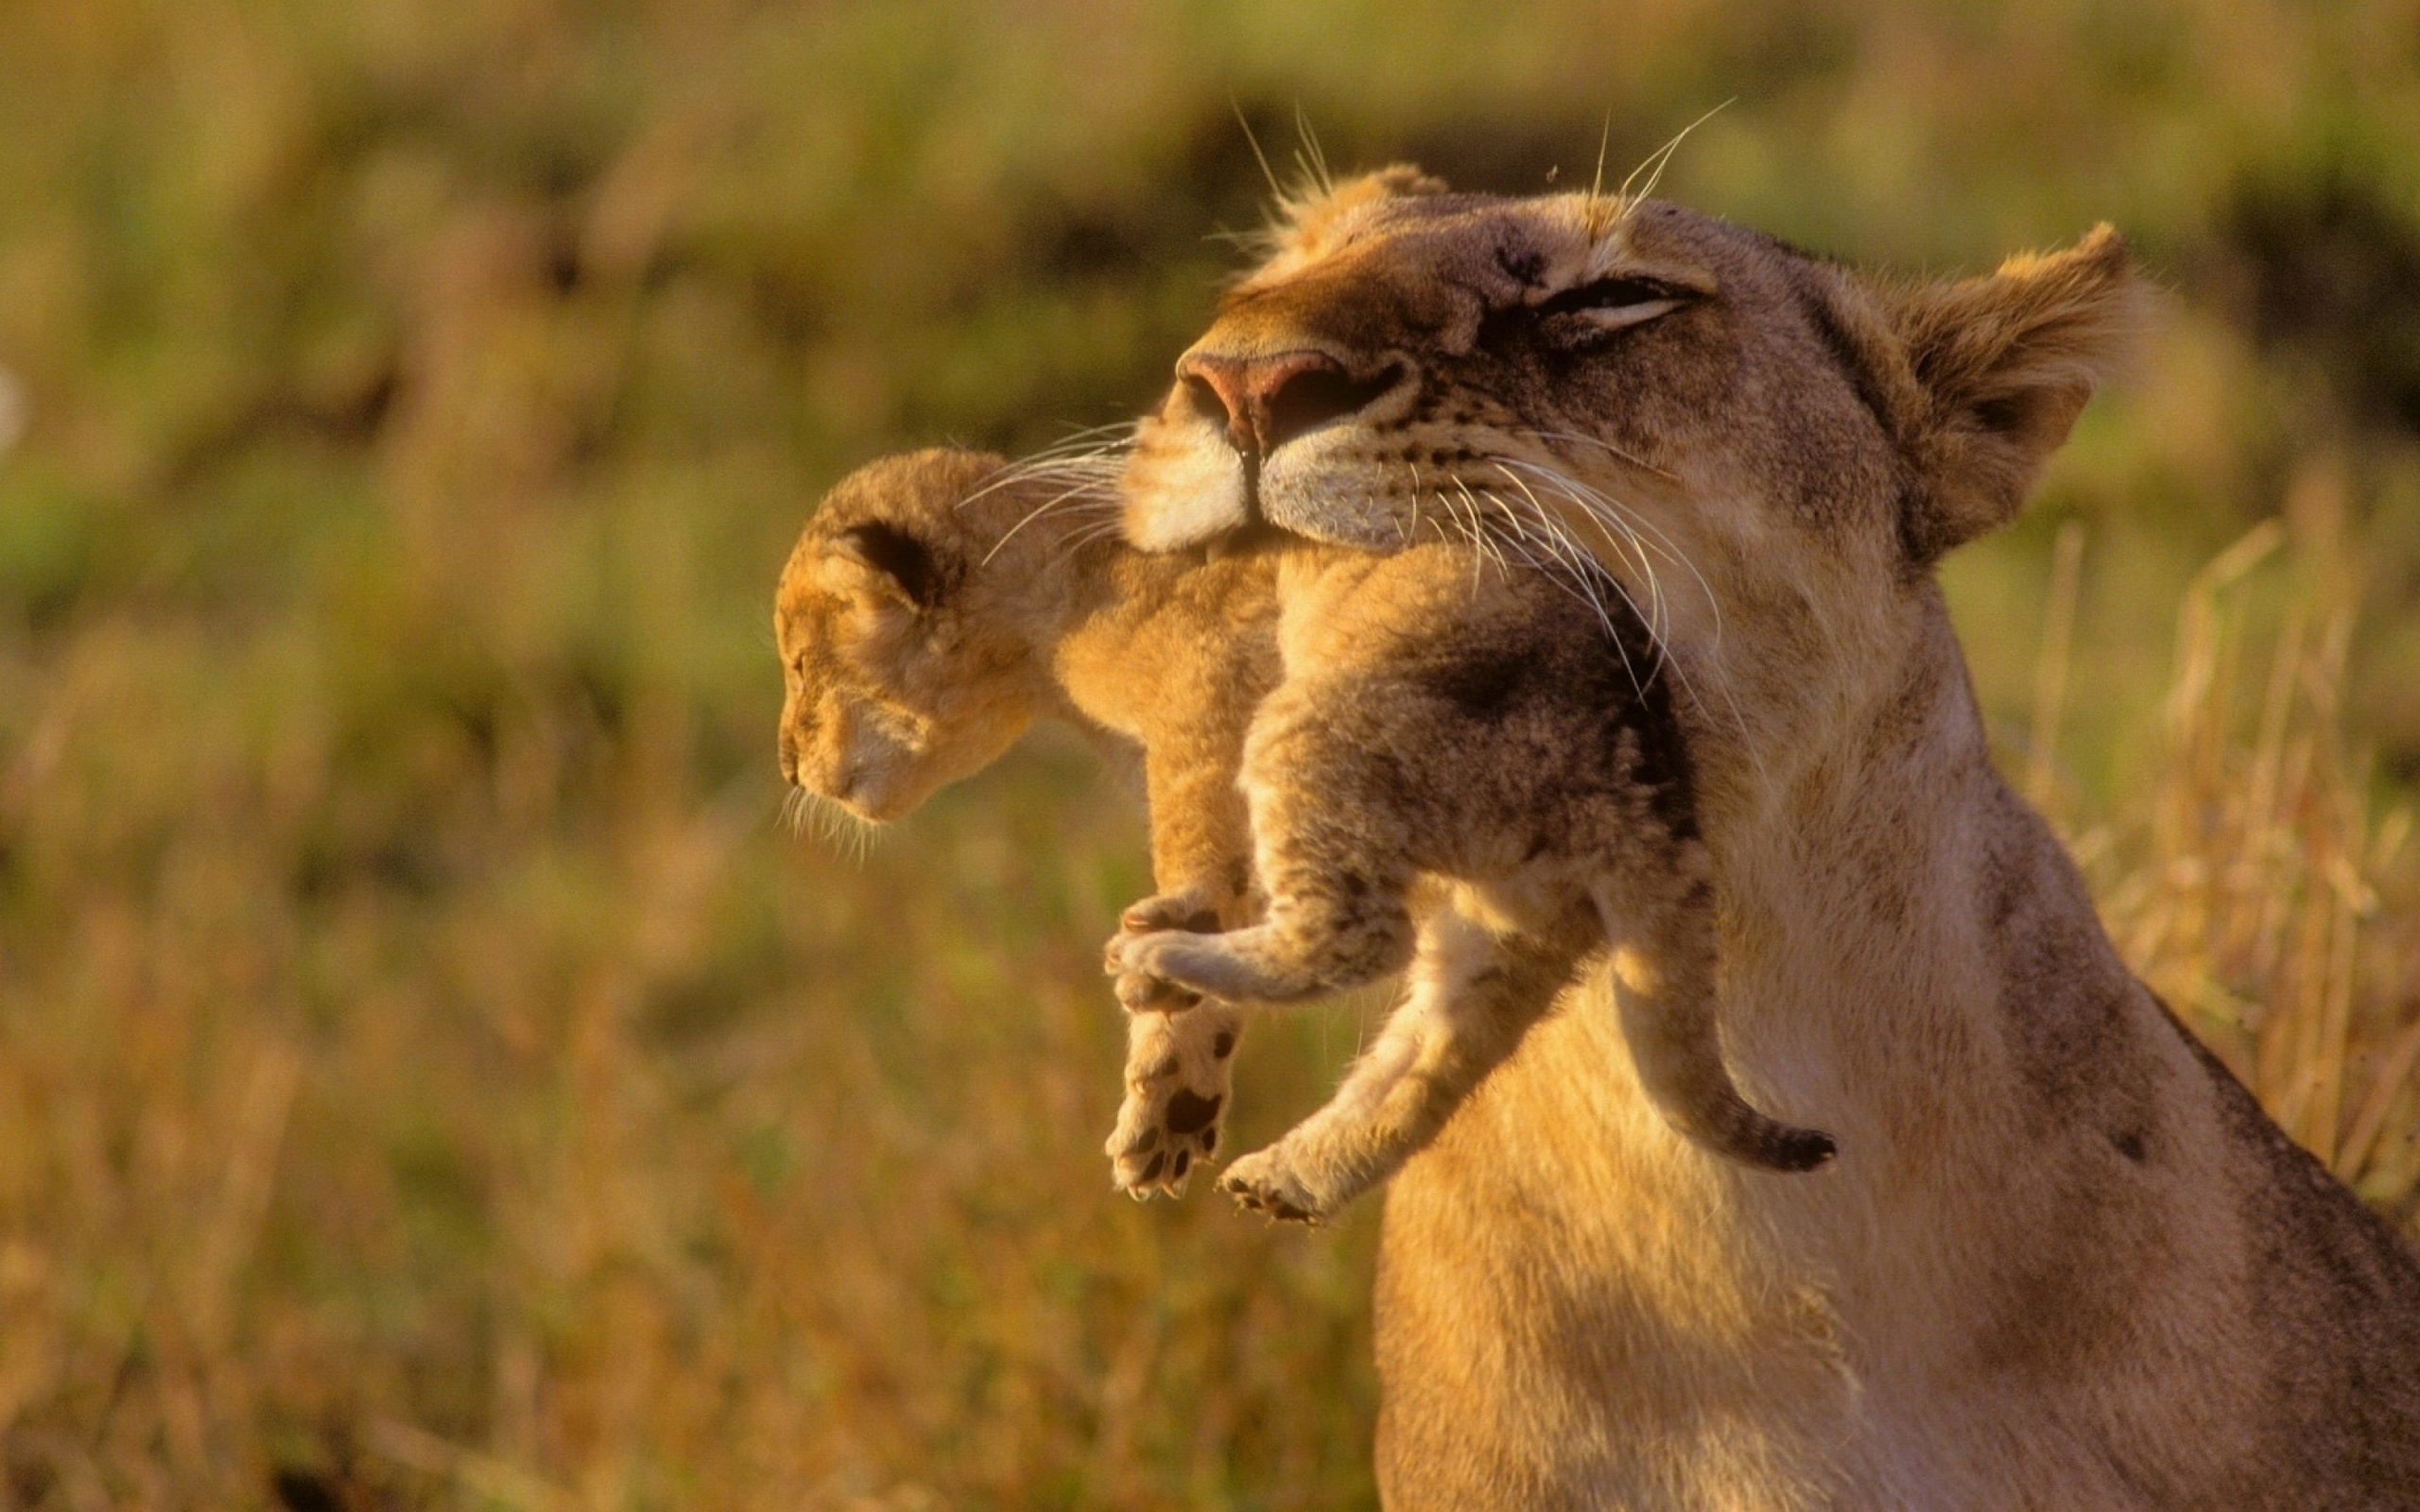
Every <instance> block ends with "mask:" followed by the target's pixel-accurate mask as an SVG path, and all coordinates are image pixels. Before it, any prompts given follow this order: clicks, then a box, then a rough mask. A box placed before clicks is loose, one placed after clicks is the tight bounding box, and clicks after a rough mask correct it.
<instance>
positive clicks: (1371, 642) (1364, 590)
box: [1111, 533, 1832, 1220]
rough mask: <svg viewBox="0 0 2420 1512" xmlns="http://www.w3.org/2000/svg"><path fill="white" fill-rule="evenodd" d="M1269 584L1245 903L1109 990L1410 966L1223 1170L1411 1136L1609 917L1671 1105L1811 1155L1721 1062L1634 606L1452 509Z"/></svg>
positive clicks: (1821, 1151) (1304, 990) (1699, 860)
mask: <svg viewBox="0 0 2420 1512" xmlns="http://www.w3.org/2000/svg"><path fill="white" fill-rule="evenodd" d="M1278 600H1279V603H1280V605H1281V606H1282V610H1283V619H1282V621H1281V624H1280V629H1279V636H1278V644H1279V646H1280V649H1281V651H1282V652H1283V655H1284V659H1285V672H1286V678H1285V681H1284V682H1283V683H1282V684H1281V685H1280V686H1279V687H1278V688H1277V689H1276V690H1275V691H1274V692H1272V693H1271V695H1270V696H1269V697H1268V698H1267V699H1266V700H1265V701H1264V702H1263V703H1262V705H1261V707H1260V710H1259V712H1258V713H1256V714H1255V715H1254V716H1253V727H1252V732H1251V736H1250V738H1249V739H1248V740H1247V742H1246V743H1245V747H1244V762H1243V771H1242V783H1243V788H1244V792H1245V793H1246V795H1247V796H1248V797H1249V799H1250V800H1251V806H1252V829H1253V847H1254V855H1255V857H1256V866H1255V870H1256V872H1257V874H1258V876H1259V878H1260V882H1261V885H1262V887H1263V888H1264V890H1265V891H1266V892H1267V894H1268V898H1269V903H1268V910H1267V917H1266V918H1265V919H1263V920H1262V921H1261V922H1260V923H1258V924H1257V925H1255V926H1253V927H1252V928H1249V929H1244V930H1239V931H1234V932H1230V933H1227V934H1220V935H1203V934H1187V933H1182V932H1174V931H1170V932H1163V933H1158V934H1149V935H1140V936H1127V937H1124V938H1122V939H1120V940H1119V941H1117V942H1115V944H1114V946H1113V949H1112V952H1111V957H1112V962H1113V965H1114V966H1115V968H1117V969H1120V970H1122V971H1125V972H1127V973H1130V974H1129V976H1128V978H1127V979H1126V982H1125V983H1122V984H1121V991H1122V993H1123V992H1126V991H1129V990H1131V988H1129V987H1128V985H1127V984H1129V983H1132V982H1133V981H1135V980H1136V979H1137V978H1139V979H1141V980H1143V981H1147V982H1148V981H1150V980H1151V979H1155V978H1165V979H1169V980H1173V981H1175V982H1177V983H1180V984H1182V985H1184V986H1185V987H1188V988H1193V989H1195V990H1197V991H1201V992H1206V993H1214V994H1218V995H1220V996H1223V997H1226V998H1230V999H1244V1000H1251V1001H1254V1002H1264V1003H1285V1002H1298V1001H1302V1000H1304V999H1307V998H1311V997H1314V996H1318V995H1321V994H1323V993H1327V992H1332V991H1335V990H1338V989H1340V988H1350V987H1354V986H1357V985H1359V984H1361V983H1363V982H1366V981H1369V980H1371V979H1373V978H1374V977H1376V976H1378V975H1380V974H1382V973H1385V972H1388V971H1395V970H1398V969H1401V968H1403V967H1404V966H1406V965H1411V966H1412V968H1413V970H1412V971H1411V973H1410V982H1409V987H1410V990H1409V994H1408V995H1407V997H1406V1000H1405V1001H1404V1003H1403V1004H1402V1005H1401V1006H1399V1007H1398V1008H1397V1009H1396V1010H1395V1011H1394V1013H1393V1014H1392V1015H1391V1016H1390V1018H1389V1020H1388V1022H1387V1023H1386V1025H1385V1027H1384V1028H1383V1029H1382V1030H1381V1032H1380V1034H1379V1036H1378V1039H1377V1041H1376V1043H1375V1045H1374V1048H1373V1049H1372V1050H1371V1052H1370V1054H1369V1055H1367V1056H1365V1057H1363V1058H1362V1060H1361V1061H1360V1063H1359V1064H1358V1065H1357V1067H1356V1068H1355V1070H1354V1072H1353V1074H1352V1075H1351V1076H1350V1077H1349V1078H1348V1079H1347V1081H1346V1082H1345V1084H1344V1086H1343V1087H1342V1088H1341V1089H1340V1091H1339V1092H1338V1093H1337V1095H1336V1097H1335V1098H1334V1099H1333V1100H1332V1101H1331V1102H1330V1103H1329V1104H1328V1105H1327V1107H1325V1108H1322V1109H1321V1110H1320V1111H1319V1112H1318V1113H1316V1114H1314V1115H1313V1116H1312V1118H1311V1119H1310V1120H1309V1121H1308V1122H1306V1123H1305V1124H1304V1125H1302V1126H1301V1127H1299V1128H1297V1129H1295V1130H1294V1131H1293V1132H1291V1133H1289V1134H1288V1135H1287V1136H1286V1137H1285V1138H1284V1139H1283V1140H1281V1141H1280V1142H1279V1143H1277V1144H1276V1145H1274V1146H1273V1147H1271V1149H1269V1150H1265V1151H1262V1152H1260V1153H1258V1154H1256V1155H1253V1156H1250V1157H1247V1158H1246V1159H1245V1160H1239V1161H1237V1162H1236V1165H1235V1167H1234V1168H1233V1169H1232V1170H1231V1171H1229V1172H1228V1174H1227V1177H1226V1178H1225V1180H1224V1181H1223V1182H1222V1183H1221V1184H1222V1185H1223V1186H1225V1187H1226V1188H1227V1189H1228V1190H1229V1191H1230V1192H1233V1193H1235V1194H1236V1195H1237V1196H1239V1197H1240V1198H1241V1199H1242V1200H1243V1201H1244V1202H1245V1203H1246V1205H1247V1206H1250V1207H1253V1208H1257V1209H1259V1210H1261V1211H1267V1212H1270V1213H1271V1214H1273V1215H1275V1216H1278V1217H1282V1218H1290V1219H1312V1220H1316V1219H1320V1218H1323V1217H1325V1216H1327V1215H1328V1214H1330V1213H1332V1212H1334V1211H1336V1210H1337V1209H1338V1208H1340V1207H1341V1206H1342V1205H1343V1204H1345V1203H1346V1202H1349V1201H1351V1200H1352V1199H1353V1198H1354V1197H1355V1196H1357V1195H1358V1194H1360V1193H1361V1192H1363V1191H1365V1190H1367V1189H1368V1188H1369V1187H1371V1186H1373V1185H1374V1184H1375V1183H1377V1182H1379V1181H1381V1180H1384V1179H1385V1178H1387V1177H1390V1176H1392V1174H1393V1173H1394V1172H1395V1170H1396V1169H1397V1168H1398V1167H1400V1165H1401V1164H1402V1162H1403V1161H1404V1160H1407V1159H1409V1157H1410V1156H1411V1155H1413V1154H1414V1153H1416V1152H1417V1151H1418V1150H1419V1149H1420V1148H1422V1147H1423V1146H1424V1145H1426V1143H1428V1141H1429V1140H1430V1139H1432V1138H1433V1137H1434V1136H1435V1134H1436V1132H1437V1130H1438V1129H1439V1128H1441V1127H1443V1125H1444V1124H1445V1122H1446V1120H1447V1119H1449V1118H1450V1117H1451V1116H1452V1114H1453V1112H1454V1110H1455V1109H1456V1108H1458V1107H1459V1106H1460V1105H1461V1101H1462V1100H1463V1098H1464V1097H1466V1096H1467V1095H1468V1094H1469V1091H1470V1089H1471V1088H1472V1087H1473V1086H1475V1085H1477V1083H1478V1081H1479V1079H1480V1078H1482V1077H1484V1076H1485V1075H1486V1074H1488V1073H1489V1072H1490V1071H1492V1070H1494V1069H1495V1066H1496V1065H1497V1064H1498V1063H1499V1062H1500V1061H1501V1060H1502V1058H1503V1057H1504V1056H1506V1055H1507V1054H1509V1053H1510V1052H1511V1051H1512V1050H1513V1047H1514V1046H1515V1045H1516V1044H1518V1043H1519V1041H1520V1039H1521V1037H1522V1035H1523V1034H1525V1033H1526V1032H1527V1031H1528V1030H1529V1028H1530V1025H1531V1024H1532V1023H1534V1022H1536V1021H1537V1019H1538V1017H1539V1016H1540V1015H1541V1014H1542V1013H1544V1012H1545V1011H1546V1009H1547V1005H1549V1004H1550V1003H1551V1002H1552V1001H1553V998H1554V996H1555V994H1556V992H1557V990H1558V989H1560V988H1562V987H1563V986H1564V983H1566V982H1567V981H1569V980H1570V979H1571V977H1572V974H1573V972H1574V971H1575V969H1576V968H1577V967H1578V966H1579V965H1580V963H1581V961H1582V959H1583V958H1585V957H1586V956H1587V955H1589V954H1591V953H1592V952H1593V951H1596V950H1598V949H1599V948H1600V947H1601V946H1602V945H1604V943H1605V942H1606V941H1607V940H1608V938H1610V939H1612V940H1614V941H1616V942H1618V943H1620V944H1621V945H1622V946H1623V947H1624V950H1623V954H1622V959H1623V960H1624V962H1625V963H1626V971H1628V973H1629V979H1630V980H1631V981H1632V982H1633V983H1634V986H1635V990H1633V991H1631V992H1628V993H1625V994H1624V996H1623V1000H1622V1027H1623V1031H1624V1033H1625V1035H1626V1036H1627V1038H1628V1040H1629V1043H1630V1046H1631V1050H1632V1054H1633V1056H1634V1057H1635V1058H1636V1059H1637V1061H1638V1063H1639V1065H1640V1067H1641V1070H1642V1078H1643V1079H1644V1080H1645V1081H1646V1082H1647V1084H1648V1085H1649V1086H1650V1088H1651V1090H1652V1091H1653V1093H1654V1095H1655V1097H1656V1100H1657V1102H1658V1104H1659V1106H1660V1107H1661V1108H1663V1109H1664V1110H1665V1111H1666V1112H1667V1114H1668V1116H1669V1117H1670V1118H1671V1119H1672V1120H1673V1122H1674V1124H1675V1125H1676V1126H1677V1127H1679V1128H1681V1129H1682V1130H1683V1131H1685V1133H1687V1134H1688V1135H1690V1136H1691V1137H1692V1138H1695V1139H1698V1140H1701V1141H1703V1143H1706V1144H1707V1145H1708V1146H1709V1147H1710V1148H1713V1149H1715V1150H1717V1151H1719V1152H1720V1153H1721V1154H1723V1155H1726V1156H1728V1157H1730V1158H1732V1159H1734V1160H1742V1161H1745V1162H1748V1163H1751V1164H1755V1165H1759V1166H1763V1167H1767V1168H1770V1169H1773V1170H1786V1171H1804V1170H1807V1169H1810V1168H1812V1167H1813V1166H1815V1165H1817V1164H1820V1163H1822V1161H1824V1160H1826V1159H1828V1158H1829V1157H1830V1156H1831V1154H1832V1143H1831V1142H1830V1141H1829V1140H1828V1139H1827V1138H1825V1137H1824V1136H1823V1135H1821V1134H1818V1133H1813V1132H1810V1131H1807V1130H1804V1129H1793V1128H1790V1127H1788V1126H1786V1125H1778V1124H1775V1123H1774V1122H1772V1120H1771V1119H1768V1118H1766V1117H1764V1116H1763V1115H1761V1114H1759V1113H1757V1112H1756V1111H1755V1109H1754V1108H1750V1107H1749V1106H1748V1104H1747V1103H1746V1102H1745V1101H1744V1100H1742V1099H1741V1097H1740V1096H1739V1094H1738V1092H1737V1090H1736V1089H1735V1088H1734V1086H1733V1085H1732V1082H1731V1078H1730V1076H1729V1074H1728V1073H1727V1072H1726V1071H1725V1070H1724V1069H1723V1065H1722V1057H1721V1052H1720V1044H1719V1041H1718V1039H1717V1036H1716V1032H1715V1025H1714V1014H1713V1010H1714V990H1715V952H1714V916H1713V889H1712V887H1711V885H1710V879H1709V875H1708V864H1707V860H1706V855H1705V848H1704V846H1703V843H1702V842H1701V841H1700V839H1699V837H1698V832H1697V819H1696V810H1695V800H1694V796H1693V791H1692V779H1691V776H1690V772H1689V764H1688V755H1687V751H1686V748H1685V746H1684V744H1683V743H1682V741H1681V739H1680V737H1679V732H1678V729H1677V726H1676V724H1675V722H1674V720H1673V718H1672V713H1671V708H1670V701H1671V700H1670V692H1669V688H1668V683H1667V681H1666V679H1664V677H1663V676H1662V670H1661V668H1659V667H1658V666H1657V665H1656V664H1655V662H1654V657H1653V648H1652V646H1651V644H1650V643H1649V641H1648V639H1647V636H1646V632H1645V628H1644V627H1643V626H1641V625H1640V624H1639V623H1638V622H1637V620H1636V619H1635V618H1634V617H1633V616H1629V615H1627V614H1624V615H1622V616H1620V617H1619V618H1617V619H1615V620H1614V621H1613V623H1612V624H1611V625H1607V624H1603V623H1600V622H1599V620H1598V619H1597V618H1595V617H1594V615H1593V614H1592V613H1591V612H1590V610H1589V608H1588V601H1587V600H1586V599H1584V598H1583V597H1582V596H1581V594H1579V593H1575V592H1573V591H1571V590H1569V589H1567V588H1565V587H1564V586H1563V585H1559V584H1558V583H1556V582H1555V581H1553V580H1551V579H1549V578H1548V577H1547V576H1543V575H1541V574H1537V573H1532V572H1529V571H1526V570H1520V569H1515V568H1512V567H1510V566H1508V565H1506V564H1504V563H1501V562H1497V561H1495V560H1492V559H1490V558H1486V557H1484V556H1482V555H1479V554H1478V552H1477V551H1476V550H1475V549H1474V545H1473V543H1472V542H1471V541H1467V540H1464V539H1462V538H1461V537H1458V536H1455V535H1453V534H1450V533H1447V534H1445V535H1443V537H1442V538H1441V539H1438V540H1433V541H1421V542H1417V543H1415V544H1413V545H1411V546H1409V547H1408V548H1407V549H1405V550H1403V551H1401V552H1398V553H1394V554H1392V555H1386V556H1375V555H1372V554H1369V553H1364V552H1355V551H1345V550H1340V549H1337V548H1334V547H1324V546H1311V547H1305V548H1298V549H1294V550H1289V551H1287V552H1285V553H1284V554H1283V555H1282V556H1281V558H1279V572H1278ZM1541 751H1552V752H1559V753H1563V754H1564V755H1566V756H1567V757H1568V758H1569V760H1568V761H1566V762H1560V763H1554V764H1547V763H1544V762H1541V761H1540V760H1539V759H1538V753H1540V752H1541ZM1424 882H1425V883H1426V884H1427V885H1426V888H1425V889H1421V885H1422V884H1423V883H1424ZM1416 889H1420V890H1423V891H1425V892H1426V895H1427V896H1426V902H1425V905H1424V904H1422V903H1421V902H1419V901H1418V900H1417V899H1416V896H1415V892H1416Z"/></svg>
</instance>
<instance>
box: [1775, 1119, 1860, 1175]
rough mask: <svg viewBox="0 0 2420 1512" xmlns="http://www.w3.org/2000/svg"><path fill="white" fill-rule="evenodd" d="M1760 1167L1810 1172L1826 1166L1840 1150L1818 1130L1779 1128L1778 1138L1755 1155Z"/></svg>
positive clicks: (1828, 1137) (1829, 1137)
mask: <svg viewBox="0 0 2420 1512" xmlns="http://www.w3.org/2000/svg"><path fill="white" fill-rule="evenodd" d="M1757 1153H1758V1156H1759V1157H1760V1159H1759V1162H1758V1163H1760V1164H1763V1165H1767V1166H1771V1167H1772V1169H1774V1170H1776V1171H1812V1170H1814V1169H1815V1168H1816V1167H1817V1166H1819V1165H1825V1164H1829V1163H1830V1161H1831V1159H1832V1157H1833V1156H1835V1155H1838V1154H1840V1153H1841V1147H1840V1146H1839V1145H1838V1144H1835V1143H1832V1136H1830V1135H1829V1134H1826V1133H1824V1131H1823V1130H1821V1129H1813V1128H1788V1127H1785V1128H1782V1129H1781V1130H1780V1137H1779V1138H1777V1139H1775V1140H1774V1141H1773V1142H1772V1143H1771V1144H1770V1145H1768V1146H1767V1147H1766V1148H1764V1149H1763V1150H1760V1151H1758V1152H1757Z"/></svg>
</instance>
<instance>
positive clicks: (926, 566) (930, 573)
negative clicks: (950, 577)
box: [840, 520, 942, 609]
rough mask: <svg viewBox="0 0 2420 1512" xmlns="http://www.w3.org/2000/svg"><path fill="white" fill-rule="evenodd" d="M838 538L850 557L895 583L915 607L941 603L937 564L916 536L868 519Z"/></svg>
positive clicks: (929, 548) (928, 607) (929, 550)
mask: <svg viewBox="0 0 2420 1512" xmlns="http://www.w3.org/2000/svg"><path fill="white" fill-rule="evenodd" d="M840 541H841V543H842V544H843V545H844V546H845V547H846V548H847V549H848V551H849V554H850V555H851V556H854V557H856V558H857V559H858V560H859V561H861V562H864V563H865V564H866V565H867V566H869V567H871V568H873V570H874V571H876V572H878V573H881V574H883V575H884V576H888V577H889V578H890V580H891V581H892V582H894V583H897V584H898V585H899V591H900V592H901V593H905V594H907V595H908V602H909V603H911V604H913V605H915V606H916V607H917V608H918V609H931V608H932V607H933V606H934V605H936V604H938V603H940V602H941V598H942V568H941V563H940V562H939V561H938V560H937V559H936V558H934V556H933V548H932V547H930V546H928V545H926V544H925V542H924V541H922V540H921V539H919V538H918V537H916V536H913V535H910V534H909V533H908V532H907V531H905V530H902V529H900V528H899V527H898V526H897V525H894V524H890V522H888V521H884V520H869V521H867V522H866V523H865V524H861V525H851V526H850V527H849V528H848V529H846V530H844V531H842V532H841V533H840Z"/></svg>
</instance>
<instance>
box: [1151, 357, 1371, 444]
mask: <svg viewBox="0 0 2420 1512" xmlns="http://www.w3.org/2000/svg"><path fill="white" fill-rule="evenodd" d="M1176 375H1177V376H1178V377H1179V378H1181V379H1183V380H1184V384H1185V387H1188V388H1190V389H1192V390H1193V396H1194V399H1195V401H1196V402H1197V403H1198V404H1201V407H1202V411H1203V413H1204V414H1206V415H1208V416H1209V417H1210V418H1211V419H1213V420H1224V421H1226V425H1227V439H1228V440H1229V441H1230V442H1232V443H1233V444H1234V446H1235V448H1236V451H1238V452H1245V453H1249V454H1251V455H1254V456H1267V455H1269V454H1270V453H1271V452H1273V451H1275V450H1277V449H1278V448H1279V447H1281V446H1283V445H1285V444H1286V443H1287V442H1288V441H1290V440H1292V439H1293V438H1295V437H1297V436H1300V435H1302V434H1303V433H1304V432H1305V431H1307V430H1309V429H1311V428H1312V427H1314V426H1317V425H1321V424H1324V423H1325V422H1326V421H1332V420H1336V419H1338V418H1340V417H1341V416H1345V415H1350V414H1352V413H1354V412H1355V411H1356V410H1358V409H1360V408H1361V407H1362V406H1363V405H1365V404H1369V403H1370V401H1371V400H1373V399H1375V398H1376V397H1377V396H1378V395H1379V394H1381V393H1383V392H1385V391H1386V389H1387V388H1388V387H1390V384H1389V382H1388V381H1387V380H1386V379H1385V378H1384V377H1382V378H1381V379H1380V380H1379V381H1377V382H1375V383H1356V382H1354V381H1353V375H1352V374H1351V373H1349V372H1347V371H1345V369H1344V364H1342V363H1340V362H1339V361H1337V360H1336V359H1335V358H1334V357H1331V356H1329V355H1327V354H1326V353H1325V352H1276V353H1273V354H1271V355H1269V356H1263V357H1226V356H1220V355H1219V354H1218V353H1216V352H1186V353H1185V354H1184V357H1183V358H1181V359H1180V360H1179V361H1178V362H1177V365H1176Z"/></svg>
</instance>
